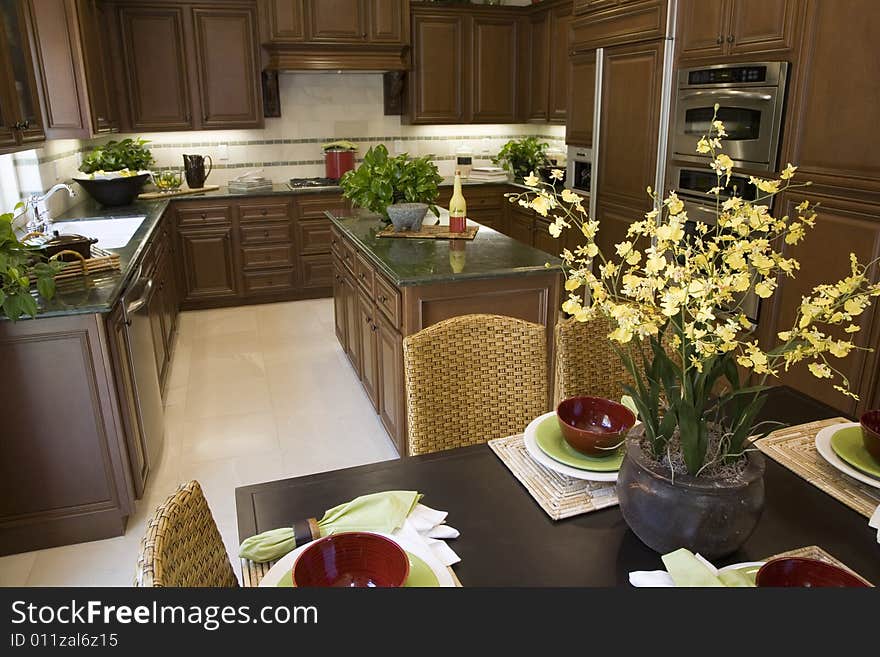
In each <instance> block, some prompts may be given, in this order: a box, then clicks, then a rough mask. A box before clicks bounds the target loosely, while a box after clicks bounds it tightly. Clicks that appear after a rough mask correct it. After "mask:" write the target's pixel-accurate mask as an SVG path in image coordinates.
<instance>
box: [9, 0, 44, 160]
mask: <svg viewBox="0 0 880 657" xmlns="http://www.w3.org/2000/svg"><path fill="white" fill-rule="evenodd" d="M0 29H2V30H3V31H4V33H5V34H4V37H3V43H2V48H0V58H2V59H6V60H7V63H6V73H7V76H8V77H7V80H8V82H7V89H8V91H7V93H6V94H4V95H3V97H4V98H5V99H6V105H7V109H6V112H7V113H8V114H9V115H10V118H12V119H13V124H15V123H17V124H18V126H17V128H16V130H15V131H16V133H17V141H18V143H20V144H32V143H36V142H40V141H43V140H44V139H45V138H46V135H45V133H44V131H43V112H42V108H41V106H40V94H39V89H38V86H37V85H38V83H39V80H38V78H37V74H36V68H35V65H34V62H35V59H36V57H35V54H36V50H35V49H32V45H33V44H31V35H32V34H33V26H32V21H31V16H30V8H29V6H28V3H26V2H20V1H18V0H0ZM6 127H7V129H8V128H9V127H11V126H9V125H8V124H7V126H6Z"/></svg>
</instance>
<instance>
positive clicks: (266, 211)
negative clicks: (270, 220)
mask: <svg viewBox="0 0 880 657" xmlns="http://www.w3.org/2000/svg"><path fill="white" fill-rule="evenodd" d="M260 214H261V215H263V216H264V217H265V216H266V215H267V214H269V211H268V210H267V209H266V208H263V209H262V210H260Z"/></svg>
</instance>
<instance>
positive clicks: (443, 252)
mask: <svg viewBox="0 0 880 657" xmlns="http://www.w3.org/2000/svg"><path fill="white" fill-rule="evenodd" d="M325 214H326V215H327V217H328V218H329V219H330V221H331V222H332V223H333V225H334V226H336V227H337V228H338V229H339V230H340V231H342V233H343V234H344V235H345V236H346V237H347V238H349V239H350V240H352V241H353V242H355V243H356V244H357V245H358V246H360V247H361V248H362V249H363V251H364V253H365V254H366V255H367V256H368V257H369V258H370V260H371V261H372V263H373V264H374V265H375V266H376V267H377V268H378V270H379V271H381V272H382V273H383V274H384V275H385V276H386V277H387V278H388V279H389V280H390V281H391V282H392V283H394V284H395V285H397V286H398V287H407V286H414V285H430V284H432V283H442V282H450V281H460V280H479V279H491V278H509V277H512V276H529V275H534V274H545V273H547V271H553V270H556V271H561V269H562V261H561V260H560V259H559V258H557V257H555V256H552V255H550V254H548V253H545V252H544V251H540V250H538V249H535V248H533V247H531V246H528V245H526V244H523V243H522V242H518V241H517V240H515V239H513V238H510V237H508V236H507V235H504V234H502V233H499V232H498V231H496V230H493V229H492V228H489V227H487V226H483V225H481V224H475V222H471V221H470V220H469V221H468V225H474V224H475V225H478V226H479V227H480V228H479V230H478V231H477V235H476V237H475V238H474V239H473V240H443V239H415V238H394V237H377V234H378V232H379V231H380V230H381V229H382V228H383V227H384V225H383V224H382V222H381V221H380V220H379V217H378V215H375V214H371V213H368V212H366V211H363V210H359V209H356V210H354V211H353V212H352V214H351V216H337V215H335V214H334V213H332V212H329V211H328V212H326V213H325Z"/></svg>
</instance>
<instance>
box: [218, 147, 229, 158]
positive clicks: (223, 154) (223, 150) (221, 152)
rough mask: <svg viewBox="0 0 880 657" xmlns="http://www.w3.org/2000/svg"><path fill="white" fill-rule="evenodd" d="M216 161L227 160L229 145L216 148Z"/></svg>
mask: <svg viewBox="0 0 880 657" xmlns="http://www.w3.org/2000/svg"><path fill="white" fill-rule="evenodd" d="M217 159H218V160H228V159H229V144H220V145H219V146H218V147H217Z"/></svg>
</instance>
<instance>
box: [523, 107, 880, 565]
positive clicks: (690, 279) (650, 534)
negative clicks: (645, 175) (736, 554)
mask: <svg viewBox="0 0 880 657" xmlns="http://www.w3.org/2000/svg"><path fill="white" fill-rule="evenodd" d="M716 111H717V107H716ZM725 136H726V133H725V130H724V125H723V123H722V122H721V121H719V120H717V116H716V118H715V119H714V120H713V122H712V124H711V128H710V132H709V133H708V134H707V135H705V136H704V137H703V138H702V139H700V140H699V142H698V144H697V151H698V152H699V153H702V154H706V155H709V156H711V158H712V165H711V166H712V169H713V170H714V172H715V175H716V179H717V182H716V185H715V187H714V188H713V189H711V190H708V195H709V197H710V199H714V201H710V203H712V202H714V206H715V214H716V216H717V224H716V225H715V226H710V225H707V224H704V223H701V222H696V223H695V226H696V230H695V232H693V231H686V230H685V223H686V222H687V221H688V217H687V212H686V210H685V207H684V204H683V202H682V201H681V200H680V199H679V198H678V197H677V196H676V194H675V193H671V194H669V195H668V196H667V197H666V198H665V199H661V198H660V197H659V196H658V195H657V194H655V193H654V192H652V190H651V189H650V188H648V193H649V194H650V195H651V197H652V198H653V200H654V209H653V210H651V211H650V212H648V213H647V214H646V215H645V216H644V218H643V219H642V220H640V221H636V222H635V223H633V224H631V225H630V227H629V229H628V232H627V237H626V240H624V241H623V242H621V243H619V244H617V245H616V246H615V252H614V253H611V254H609V253H602V252H601V251H600V249H599V247H598V246H597V244H596V236H597V234H598V232H599V230H600V229H601V225H600V222H599V221H596V220H595V219H593V218H590V217H588V216H587V212H586V210H585V208H584V207H583V205H582V203H581V198H580V197H579V196H578V195H576V194H574V193H573V192H570V191H568V190H564V191H562V192H561V193H558V192H556V191H555V190H554V189H553V187H552V185H548V184H545V183H541V182H540V181H539V180H538V178H537V177H536V176H534V175H532V176H529V177H528V178H527V179H526V181H525V182H526V185H527V186H529V187H530V190H529V191H528V192H526V193H524V194H519V195H514V196H513V197H512V198H511V201H512V202H518V203H519V204H521V205H524V206H527V207H531V208H532V209H534V210H535V211H536V212H538V213H539V214H541V215H543V216H552V217H553V218H554V223H553V224H552V225H551V233H552V234H553V235H554V236H556V237H558V236H559V235H560V234H561V233H562V231H563V230H565V229H570V230H578V231H580V232H581V233H582V234H583V236H584V238H585V240H584V243H583V244H582V246H579V247H578V248H577V249H576V250H574V251H571V250H568V249H566V250H565V251H564V252H563V254H562V258H563V261H564V266H565V269H566V283H565V287H566V289H567V290H568V292H569V294H570V296H569V297H568V299H567V300H566V301H565V303H564V304H563V310H564V311H565V312H567V313H569V314H570V315H573V316H575V317H576V318H577V319H579V320H581V321H586V320H588V319H590V318H592V317H594V316H596V315H603V316H605V317H607V318H609V319H610V322H611V326H612V329H613V330H612V332H611V333H610V335H609V336H608V337H609V339H610V341H611V343H612V345H613V346H614V348H615V349H616V351H617V353H618V354H619V356H620V358H621V359H623V362H624V363H625V365H626V367H627V369H628V371H629V372H630V374H631V375H632V377H633V381H634V384H633V385H632V386H628V387H627V388H626V390H627V393H628V394H629V395H630V396H631V397H632V399H633V401H634V404H635V406H636V408H637V409H638V413H639V416H640V419H641V421H642V423H643V426H644V433H643V434H642V435H640V436H638V437H632V436H631V437H630V438H629V439H628V441H627V446H626V448H627V451H626V458H625V459H624V463H623V466H622V467H621V470H620V474H619V478H618V486H617V489H618V495H619V498H620V507H621V511H622V513H623V516H624V518H625V519H626V521H627V523H628V524H629V526H630V528H631V529H632V530H633V531H634V532H635V534H636V535H637V536H639V538H640V539H641V540H642V541H643V542H644V543H646V544H647V545H648V546H650V547H651V548H653V549H655V550H657V551H659V552H669V551H671V550H674V549H677V548H680V547H687V548H689V549H691V550H692V551H694V552H700V553H701V554H703V555H704V556H706V557H709V558H714V557H720V556H724V555H726V554H730V553H732V552H733V551H735V550H736V549H737V548H738V547H739V546H740V545H741V544H742V543H743V542H745V540H746V539H747V538H748V536H749V534H750V533H751V531H752V530H753V529H754V526H755V524H756V523H757V520H758V517H759V515H760V511H761V509H762V506H763V499H764V489H763V469H764V462H763V457H762V456H761V455H760V453H759V452H757V450H756V449H754V448H752V447H751V442H752V441H753V440H755V439H756V437H763V436H765V435H767V433H769V431H771V430H772V429H773V428H774V427H773V426H768V425H767V424H758V423H756V417H757V416H758V412H759V411H760V410H761V407H762V405H763V403H764V396H763V395H762V392H763V391H764V390H765V389H766V388H767V385H766V383H767V380H768V378H769V377H773V376H775V375H777V374H778V373H779V372H780V371H784V370H788V369H789V368H790V367H791V366H792V365H794V364H795V363H801V362H804V363H807V364H808V367H809V371H810V372H811V373H812V374H813V375H814V376H816V377H818V378H820V379H828V380H829V381H831V382H832V384H833V385H834V387H835V389H837V390H839V391H841V392H843V393H845V394H848V395H851V396H854V395H853V393H852V392H851V391H850V389H849V382H848V381H847V380H846V378H845V377H844V376H843V375H842V374H841V373H840V371H839V370H838V369H837V368H835V365H834V361H835V360H836V359H840V358H844V357H846V356H847V355H848V354H850V353H851V352H853V351H855V350H857V349H859V347H857V346H856V345H855V344H854V343H853V340H852V338H853V336H854V334H855V333H857V332H858V331H859V326H858V324H857V321H858V320H857V319H856V318H857V317H858V316H859V315H861V314H862V313H863V312H864V311H865V309H866V308H867V307H868V306H869V304H870V303H871V302H872V298H873V297H877V296H880V283H877V282H872V275H873V271H872V269H873V268H874V267H876V265H877V261H874V262H872V263H869V264H867V265H863V264H860V263H859V262H858V261H857V259H856V257H855V256H854V255H853V256H852V257H851V263H850V275H849V276H847V277H846V278H844V279H843V280H841V281H838V282H836V283H831V284H827V285H819V286H817V287H816V288H815V289H814V290H813V291H812V294H810V295H809V296H808V297H806V298H804V299H803V300H802V303H801V305H800V308H799V310H798V312H797V317H796V319H795V321H794V325H793V326H792V327H791V329H790V330H786V331H782V332H780V333H779V334H778V336H776V337H777V339H778V344H776V345H774V346H773V347H772V348H769V349H768V348H765V347H763V346H762V345H760V344H759V343H758V341H757V339H756V338H755V337H754V335H753V334H752V333H753V329H754V327H753V326H752V325H751V323H750V322H749V320H748V319H747V318H746V316H745V314H744V313H743V312H742V310H741V307H740V303H741V300H742V298H743V295H744V293H747V292H749V291H754V293H755V294H757V296H759V297H761V298H764V299H767V298H770V297H772V296H773V294H774V293H775V291H776V290H777V285H778V282H777V281H778V279H779V278H781V277H785V276H788V277H794V276H795V275H796V274H797V271H798V270H799V268H800V264H799V263H798V261H797V260H795V259H793V258H789V257H786V255H785V254H784V252H783V245H784V244H786V245H795V244H797V243H799V242H800V241H801V240H803V239H804V237H805V235H806V232H807V231H808V230H809V229H810V228H811V227H813V225H814V224H815V222H816V216H817V215H816V208H815V206H814V205H812V204H810V203H809V202H807V201H805V202H803V203H802V204H800V205H799V206H797V213H796V215H795V216H790V217H789V216H784V217H774V216H773V215H772V214H771V213H770V210H769V207H768V206H769V202H770V201H771V200H772V199H773V197H774V196H776V195H777V194H779V193H782V192H784V191H786V190H789V189H792V188H794V187H799V186H800V187H803V186H804V184H796V183H795V182H794V176H795V171H796V167H794V166H792V165H790V164H789V165H788V166H787V167H786V168H785V170H784V171H783V172H782V173H781V175H780V176H779V178H778V179H773V180H766V179H760V178H755V177H752V178H751V179H750V184H752V185H754V186H755V187H756V188H757V192H758V193H757V197H756V198H755V200H753V201H749V200H745V199H744V198H741V197H740V196H737V195H734V196H733V197H731V198H728V199H723V198H722V196H721V193H722V190H724V188H725V187H726V185H727V183H728V182H729V180H730V176H731V172H732V169H733V162H732V160H731V158H730V157H729V156H728V155H726V154H725V153H723V138H724V137H725ZM722 309H723V310H722ZM840 336H843V337H840Z"/></svg>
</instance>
